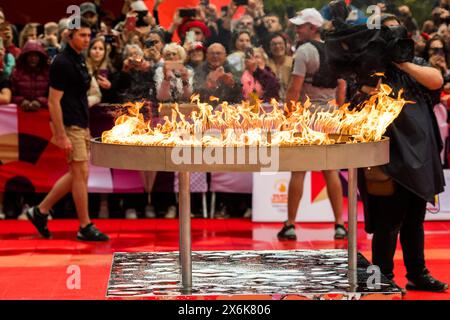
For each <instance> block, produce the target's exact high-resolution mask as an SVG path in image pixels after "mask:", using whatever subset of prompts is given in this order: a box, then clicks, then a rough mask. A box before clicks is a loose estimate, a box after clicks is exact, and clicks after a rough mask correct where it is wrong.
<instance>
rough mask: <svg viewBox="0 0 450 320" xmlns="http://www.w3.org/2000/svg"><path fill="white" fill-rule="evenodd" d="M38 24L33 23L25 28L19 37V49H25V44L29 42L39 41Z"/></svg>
mask: <svg viewBox="0 0 450 320" xmlns="http://www.w3.org/2000/svg"><path fill="white" fill-rule="evenodd" d="M38 25H39V24H38V23H35V22H32V23H27V24H26V25H25V27H23V29H22V31H21V32H20V36H19V47H20V48H23V46H24V45H25V43H27V41H28V40H37V39H38V30H37V27H38Z"/></svg>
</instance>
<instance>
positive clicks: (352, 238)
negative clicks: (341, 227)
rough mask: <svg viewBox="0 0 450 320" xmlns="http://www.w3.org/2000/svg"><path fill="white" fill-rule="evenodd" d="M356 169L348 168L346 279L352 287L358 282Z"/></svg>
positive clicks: (354, 287)
mask: <svg viewBox="0 0 450 320" xmlns="http://www.w3.org/2000/svg"><path fill="white" fill-rule="evenodd" d="M357 170H358V169H348V280H349V284H350V286H351V287H352V288H353V289H356V287H357V284H358V279H357V270H358V248H357V245H358V198H357V192H358V185H357V181H358V171H357Z"/></svg>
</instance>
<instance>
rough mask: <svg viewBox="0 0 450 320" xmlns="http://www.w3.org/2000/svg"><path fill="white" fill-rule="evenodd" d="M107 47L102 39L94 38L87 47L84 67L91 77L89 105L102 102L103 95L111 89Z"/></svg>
mask: <svg viewBox="0 0 450 320" xmlns="http://www.w3.org/2000/svg"><path fill="white" fill-rule="evenodd" d="M108 53H109V51H108V47H107V45H106V42H105V40H104V38H103V37H98V38H95V39H94V40H92V41H91V44H90V45H89V49H88V53H87V58H86V66H87V69H88V71H89V74H90V75H91V77H92V82H91V89H90V90H89V95H88V97H90V99H89V98H88V100H89V103H90V104H91V103H93V104H97V103H100V102H101V101H102V96H103V94H104V93H105V92H106V91H108V90H110V89H111V82H110V81H109V80H108V76H109V75H110V71H109V70H110V63H109V57H108Z"/></svg>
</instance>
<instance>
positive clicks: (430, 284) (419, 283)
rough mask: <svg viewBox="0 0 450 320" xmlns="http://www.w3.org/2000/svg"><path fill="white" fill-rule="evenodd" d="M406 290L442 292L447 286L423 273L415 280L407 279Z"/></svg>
mask: <svg viewBox="0 0 450 320" xmlns="http://www.w3.org/2000/svg"><path fill="white" fill-rule="evenodd" d="M406 289H407V290H414V291H430V292H444V291H446V290H447V289H448V284H446V283H444V282H441V281H439V280H437V279H435V278H433V277H432V276H431V275H430V274H429V273H424V274H423V275H421V276H419V277H417V278H414V279H408V284H407V285H406Z"/></svg>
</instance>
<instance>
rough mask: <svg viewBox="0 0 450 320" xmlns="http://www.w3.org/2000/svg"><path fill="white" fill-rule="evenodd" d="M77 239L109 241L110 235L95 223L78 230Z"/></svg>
mask: <svg viewBox="0 0 450 320" xmlns="http://www.w3.org/2000/svg"><path fill="white" fill-rule="evenodd" d="M77 239H78V240H81V241H108V240H109V237H108V236H107V235H106V234H104V233H102V232H101V231H100V230H98V229H97V227H96V226H95V225H94V224H93V223H89V224H88V225H87V226H86V227H84V228H81V227H80V229H79V230H78V233H77Z"/></svg>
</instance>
